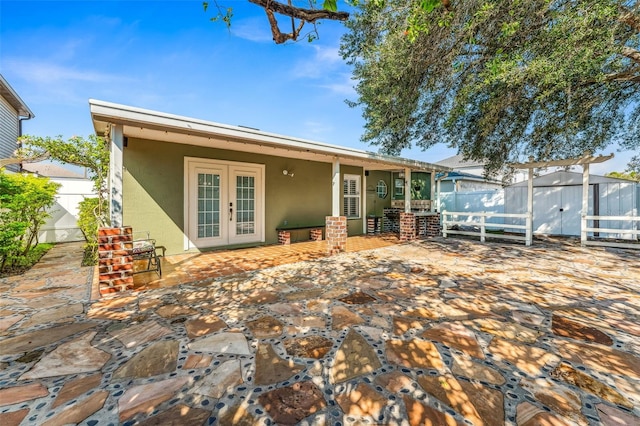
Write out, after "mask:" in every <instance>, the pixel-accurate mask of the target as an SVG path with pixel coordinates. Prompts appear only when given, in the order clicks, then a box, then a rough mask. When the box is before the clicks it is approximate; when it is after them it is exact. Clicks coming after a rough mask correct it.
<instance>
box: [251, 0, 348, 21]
mask: <svg viewBox="0 0 640 426" xmlns="http://www.w3.org/2000/svg"><path fill="white" fill-rule="evenodd" d="M249 2H250V3H253V4H257V5H258V6H260V7H262V8H264V9H265V10H266V11H267V12H269V11H271V12H275V13H279V14H281V15H285V16H289V17H291V18H296V19H300V20H301V21H304V22H308V23H310V24H312V23H314V22H315V21H317V20H318V19H331V20H334V21H346V20H347V19H349V13H347V12H332V11H330V10H324V9H303V8H301V7H295V6H289V5H286V4H282V3H279V2H277V1H273V0H249ZM267 15H268V13H267Z"/></svg>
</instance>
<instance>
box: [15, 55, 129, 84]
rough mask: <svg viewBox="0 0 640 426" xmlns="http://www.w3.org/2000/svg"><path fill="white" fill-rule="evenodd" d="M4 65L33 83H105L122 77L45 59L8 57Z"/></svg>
mask: <svg viewBox="0 0 640 426" xmlns="http://www.w3.org/2000/svg"><path fill="white" fill-rule="evenodd" d="M5 66H6V67H7V68H10V69H12V72H13V73H15V74H18V75H20V76H21V77H22V78H23V79H24V80H27V81H30V82H32V83H35V84H59V83H64V82H88V83H106V82H112V81H115V80H120V79H122V77H120V76H116V75H113V74H108V73H103V72H99V71H93V70H82V69H77V68H74V67H67V66H64V65H60V64H56V63H53V62H47V61H38V60H24V59H9V60H7V61H5Z"/></svg>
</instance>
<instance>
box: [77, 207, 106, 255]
mask: <svg viewBox="0 0 640 426" xmlns="http://www.w3.org/2000/svg"><path fill="white" fill-rule="evenodd" d="M100 202H101V201H100V199H99V198H85V199H84V200H82V201H81V202H80V205H79V210H80V212H79V214H78V226H79V227H80V230H82V233H83V234H84V239H85V240H86V241H87V243H86V244H85V245H84V259H83V260H82V265H83V266H89V265H95V264H96V263H98V228H99V227H100V212H101V211H105V208H104V206H102V208H100ZM103 204H104V201H103Z"/></svg>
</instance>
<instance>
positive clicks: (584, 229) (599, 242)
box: [580, 215, 640, 249]
mask: <svg viewBox="0 0 640 426" xmlns="http://www.w3.org/2000/svg"><path fill="white" fill-rule="evenodd" d="M589 221H591V222H592V223H593V224H594V225H593V226H592V227H589V226H588V223H589ZM596 221H598V226H596V223H595V222H596ZM610 221H623V222H624V223H627V222H628V223H629V228H624V229H623V228H607V227H601V226H599V225H600V223H599V222H610ZM639 225H640V216H592V215H586V216H582V226H581V234H580V241H581V243H582V245H584V246H606V247H618V248H633V249H640V242H638V237H639V236H640V229H638V228H639ZM589 232H593V233H594V234H596V233H597V234H616V235H620V234H625V235H631V236H632V237H631V239H630V240H629V242H620V241H611V240H610V239H609V240H608V239H595V238H603V237H602V236H600V235H599V236H598V237H594V238H593V239H589V238H588V234H589ZM634 235H635V238H634V237H633V236H634Z"/></svg>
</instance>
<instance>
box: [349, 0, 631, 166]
mask: <svg viewBox="0 0 640 426" xmlns="http://www.w3.org/2000/svg"><path fill="white" fill-rule="evenodd" d="M346 25H347V27H348V29H349V31H348V33H347V34H346V35H345V36H344V37H343V39H342V43H341V53H342V55H343V57H344V58H345V59H346V60H347V61H348V63H350V64H352V65H353V67H354V71H353V77H354V79H355V81H356V83H357V85H356V91H357V94H358V99H357V100H355V101H352V102H350V103H351V105H353V106H361V107H362V108H363V115H364V118H365V120H366V124H365V132H364V135H363V137H362V139H363V140H364V141H365V142H368V143H372V144H375V145H378V146H380V148H381V150H382V151H384V152H386V153H389V154H399V153H400V151H401V150H402V149H403V148H407V147H410V146H412V145H417V146H419V147H423V148H428V147H430V146H432V145H434V144H437V143H446V144H448V145H449V146H451V147H455V148H458V150H459V152H460V153H462V154H463V155H464V156H465V157H466V158H469V159H476V160H485V161H488V168H489V169H490V171H496V170H498V169H500V168H501V167H503V166H504V165H505V164H507V163H508V162H513V161H518V160H520V159H522V158H526V157H529V156H533V157H534V158H535V159H537V160H552V159H558V158H563V157H564V158H566V157H571V156H579V155H581V154H582V153H583V152H584V151H596V150H599V149H602V148H604V147H606V146H607V145H609V144H611V143H614V142H618V143H619V144H620V145H621V146H622V147H623V148H628V149H635V148H640V103H639V102H638V99H639V98H638V94H639V93H640V1H639V0H508V1H507V0H464V1H463V0H394V1H384V0H378V1H366V2H361V3H360V4H359V5H358V6H357V10H356V12H355V13H354V14H352V16H351V19H349V20H348V21H347V23H346Z"/></svg>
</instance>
